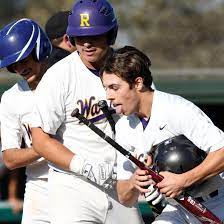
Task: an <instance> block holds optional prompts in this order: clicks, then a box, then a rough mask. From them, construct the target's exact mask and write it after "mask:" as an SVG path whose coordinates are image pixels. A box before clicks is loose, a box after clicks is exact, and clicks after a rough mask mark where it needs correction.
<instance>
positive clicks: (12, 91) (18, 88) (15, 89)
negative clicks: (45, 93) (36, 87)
mask: <svg viewBox="0 0 224 224" xmlns="http://www.w3.org/2000/svg"><path fill="white" fill-rule="evenodd" d="M24 90H29V86H28V84H27V82H26V81H25V80H20V81H18V82H17V83H16V84H14V85H13V86H12V87H11V88H9V89H8V90H6V91H5V92H4V93H3V94H2V98H1V101H2V100H4V99H6V100H9V99H11V98H15V97H16V96H18V94H19V93H20V92H23V91H24Z"/></svg>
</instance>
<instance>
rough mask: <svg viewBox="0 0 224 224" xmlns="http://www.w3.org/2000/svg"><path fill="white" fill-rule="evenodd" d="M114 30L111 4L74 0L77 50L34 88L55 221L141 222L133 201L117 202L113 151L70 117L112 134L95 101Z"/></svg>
mask: <svg viewBox="0 0 224 224" xmlns="http://www.w3.org/2000/svg"><path fill="white" fill-rule="evenodd" d="M117 28H118V25H117V19H116V17H115V15H114V11H113V8H112V6H111V5H110V4H109V2H107V1H106V0H97V1H96V0H82V1H77V2H76V3H75V4H74V6H73V8H72V10H71V14H70V15H69V18H68V28H67V35H68V36H69V38H70V41H71V43H72V44H73V45H75V46H76V48H77V51H75V52H73V53H71V54H70V55H69V56H67V57H66V58H64V59H62V60H61V61H59V62H58V63H56V64H55V65H53V66H52V67H51V68H50V69H48V71H47V72H46V73H45V75H44V77H43V78H42V80H41V81H40V83H39V85H38V87H37V89H36V91H35V100H36V110H35V111H34V117H33V118H34V119H33V123H32V137H33V146H34V149H35V150H36V151H37V152H38V153H40V154H41V155H42V156H43V157H44V158H46V159H47V160H48V161H49V162H50V167H51V169H50V172H49V189H50V190H49V194H50V217H51V223H53V224H61V223H66V224H70V223H72V224H74V223H99V224H103V223H105V224H111V223H117V224H123V223H133V224H134V223H135V224H136V223H137V224H138V223H142V219H141V216H140V213H139V210H138V208H137V205H136V204H135V205H133V206H130V208H127V207H125V206H123V205H121V204H120V203H119V202H118V198H117V193H116V191H115V187H114V184H115V183H114V181H116V170H115V169H114V167H115V166H116V151H115V150H114V149H113V148H112V147H110V146H109V145H108V144H106V143H105V142H104V141H103V140H102V139H100V138H99V137H98V136H97V135H96V134H94V133H93V132H92V131H90V130H89V129H88V127H86V126H85V125H83V124H81V123H80V122H79V121H78V119H76V118H73V117H72V116H71V113H72V112H73V110H74V109H75V108H78V109H79V111H80V112H81V113H82V114H83V115H84V116H85V117H86V118H87V119H89V120H91V121H92V122H94V123H95V124H96V125H97V126H98V127H99V128H100V129H102V130H103V131H105V132H106V133H107V134H108V135H110V136H112V130H111V127H110V125H109V122H107V120H106V119H105V115H104V114H103V113H102V112H101V110H100V109H99V107H98V101H100V100H103V99H105V97H106V96H105V91H104V89H103V86H102V83H101V80H100V78H99V76H98V73H99V69H100V67H101V66H102V64H103V62H104V60H105V57H106V55H107V54H108V53H109V52H110V51H112V49H111V48H110V45H113V44H114V42H115V39H116V36H117ZM52 136H54V137H52Z"/></svg>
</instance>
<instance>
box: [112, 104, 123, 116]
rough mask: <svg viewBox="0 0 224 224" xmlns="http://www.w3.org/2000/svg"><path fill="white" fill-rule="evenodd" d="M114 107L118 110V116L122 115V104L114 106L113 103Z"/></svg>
mask: <svg viewBox="0 0 224 224" xmlns="http://www.w3.org/2000/svg"><path fill="white" fill-rule="evenodd" d="M113 107H114V108H115V110H116V114H122V112H123V111H122V104H114V103H113Z"/></svg>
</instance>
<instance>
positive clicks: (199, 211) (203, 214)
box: [71, 108, 224, 224]
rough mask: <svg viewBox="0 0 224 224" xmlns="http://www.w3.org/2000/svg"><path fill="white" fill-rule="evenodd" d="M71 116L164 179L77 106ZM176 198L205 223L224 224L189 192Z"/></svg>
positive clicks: (136, 163)
mask: <svg viewBox="0 0 224 224" xmlns="http://www.w3.org/2000/svg"><path fill="white" fill-rule="evenodd" d="M71 116H72V117H76V118H78V119H79V120H80V121H81V122H83V123H84V124H85V125H86V126H88V127H89V128H90V129H91V130H92V131H94V132H95V133H96V134H97V135H99V136H100V137H101V138H103V139H104V140H105V141H106V142H108V143H109V144H110V145H111V146H113V147H114V148H115V149H116V150H118V151H119V152H120V153H121V154H123V155H124V156H125V157H126V158H128V159H129V160H131V161H132V162H133V163H134V164H135V165H136V166H138V167H139V168H140V169H142V170H147V171H148V172H149V174H150V175H151V176H152V179H153V180H154V181H155V182H156V183H158V182H160V181H161V180H162V179H163V177H162V176H161V175H159V174H158V173H157V172H155V171H153V170H152V169H150V168H149V167H147V166H146V165H145V164H144V163H142V162H141V161H139V160H138V159H136V158H135V157H134V156H132V154H131V153H130V152H129V151H127V150H126V149H124V148H123V147H122V146H121V145H119V144H118V143H117V142H115V141H114V140H113V139H112V138H110V137H109V136H107V135H106V134H105V133H104V132H103V131H101V130H100V129H99V128H98V127H96V126H95V125H94V124H93V123H92V122H91V121H89V120H88V119H86V118H85V117H84V116H83V115H82V114H80V113H79V109H78V108H76V109H75V110H74V111H73V112H72V114H71ZM175 200H176V201H177V202H178V203H179V204H181V205H182V206H183V207H184V208H185V209H186V210H187V211H189V212H190V213H191V214H193V215H194V216H195V217H196V218H197V219H198V220H200V222H201V223H203V224H224V223H223V222H222V221H221V220H220V219H219V218H218V217H217V216H216V215H214V214H213V213H212V212H211V211H209V210H208V209H207V208H206V207H205V206H204V205H202V204H201V203H199V202H198V201H197V200H196V199H194V198H193V197H192V196H190V195H189V194H187V193H184V195H183V197H181V198H175Z"/></svg>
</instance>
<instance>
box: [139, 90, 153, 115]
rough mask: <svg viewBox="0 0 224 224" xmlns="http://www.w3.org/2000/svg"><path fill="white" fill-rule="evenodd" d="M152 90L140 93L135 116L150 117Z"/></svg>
mask: <svg viewBox="0 0 224 224" xmlns="http://www.w3.org/2000/svg"><path fill="white" fill-rule="evenodd" d="M153 95H154V91H152V92H151V91H145V92H143V93H141V95H140V103H139V111H138V112H137V116H138V117H141V118H150V116H151V111H152V102H153Z"/></svg>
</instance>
